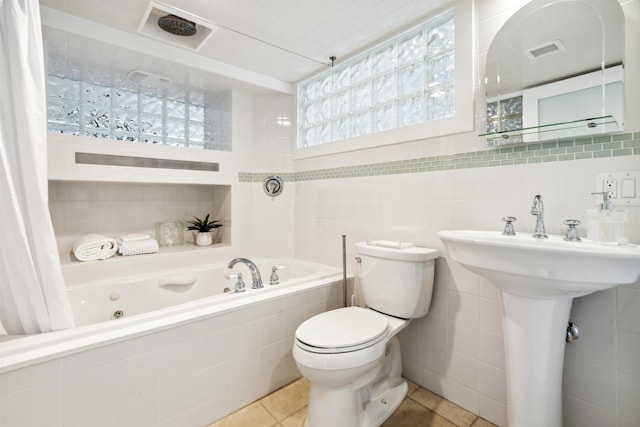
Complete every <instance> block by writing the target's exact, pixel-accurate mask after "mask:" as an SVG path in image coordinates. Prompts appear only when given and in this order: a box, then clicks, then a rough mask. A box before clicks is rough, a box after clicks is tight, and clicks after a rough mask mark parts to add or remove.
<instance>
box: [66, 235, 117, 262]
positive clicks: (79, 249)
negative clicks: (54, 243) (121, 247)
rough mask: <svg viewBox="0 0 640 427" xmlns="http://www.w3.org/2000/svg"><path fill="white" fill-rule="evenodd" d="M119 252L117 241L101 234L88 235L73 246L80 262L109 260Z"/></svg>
mask: <svg viewBox="0 0 640 427" xmlns="http://www.w3.org/2000/svg"><path fill="white" fill-rule="evenodd" d="M117 250H118V244H117V243H116V241H115V239H112V238H110V237H107V236H103V235H101V234H87V235H86V236H82V237H81V238H79V239H78V240H76V242H75V243H74V244H73V254H74V255H75V257H76V258H77V259H78V261H95V260H98V259H107V258H110V257H112V256H114V255H115V254H116V251H117Z"/></svg>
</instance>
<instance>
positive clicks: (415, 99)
mask: <svg viewBox="0 0 640 427" xmlns="http://www.w3.org/2000/svg"><path fill="white" fill-rule="evenodd" d="M297 101H298V144H297V145H298V148H304V147H310V146H313V145H318V144H324V143H327V142H333V141H339V140H344V139H348V138H353V137H358V136H364V135H368V134H372V133H376V132H382V131H386V130H391V129H396V128H401V127H404V126H410V125H415V124H420V123H425V122H427V121H430V120H438V119H443V118H447V117H451V116H453V115H454V114H455V21H454V15H453V11H449V12H446V13H444V14H442V15H439V16H437V17H435V18H433V19H431V20H429V21H427V22H425V23H423V24H422V25H420V26H418V27H416V28H412V29H410V30H408V31H406V32H404V33H402V34H400V35H398V36H396V37H395V38H393V39H391V40H388V41H386V42H384V43H381V44H379V45H377V46H375V47H373V48H371V49H369V50H367V51H366V52H363V53H361V54H359V55H358V56H356V57H354V58H351V59H349V60H348V61H345V62H344V63H342V64H340V65H337V66H335V67H334V68H331V69H330V70H327V71H325V72H323V73H321V74H318V75H316V76H314V77H312V78H310V79H308V80H305V81H303V82H301V83H299V84H298V96H297Z"/></svg>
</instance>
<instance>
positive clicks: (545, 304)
mask: <svg viewBox="0 0 640 427" xmlns="http://www.w3.org/2000/svg"><path fill="white" fill-rule="evenodd" d="M438 237H440V239H442V241H443V242H444V245H445V247H446V248H447V251H448V253H449V256H450V257H451V258H452V259H453V260H454V261H457V262H459V263H460V264H461V265H463V266H464V267H466V268H467V269H469V270H471V271H473V272H475V273H477V274H479V275H481V276H483V277H485V278H487V279H488V280H490V281H491V282H492V283H493V284H494V285H495V286H496V287H497V288H498V290H499V294H500V301H501V304H502V326H503V331H504V339H505V353H506V363H507V391H508V392H507V408H508V409H507V411H508V419H509V426H511V427H540V426H545V427H561V426H562V365H563V360H564V346H565V335H566V328H567V322H568V320H569V312H570V311H571V303H572V302H573V298H576V297H580V296H583V295H588V294H590V293H593V292H596V291H600V290H604V289H609V288H612V287H614V286H618V285H622V284H629V283H635V282H636V281H637V280H638V277H639V276H640V246H637V245H626V246H609V245H603V244H597V243H592V242H588V241H582V242H568V241H565V240H563V238H562V237H561V236H549V238H548V239H544V240H540V239H534V238H533V237H532V236H531V234H527V233H518V235H516V236H503V235H502V234H501V233H500V232H490V231H469V230H452V231H441V232H439V233H438Z"/></svg>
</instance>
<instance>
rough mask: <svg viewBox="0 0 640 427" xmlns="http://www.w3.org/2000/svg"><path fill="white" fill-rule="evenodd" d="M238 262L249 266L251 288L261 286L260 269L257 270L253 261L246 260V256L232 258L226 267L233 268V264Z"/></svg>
mask: <svg viewBox="0 0 640 427" xmlns="http://www.w3.org/2000/svg"><path fill="white" fill-rule="evenodd" d="M238 263H241V264H244V265H246V266H247V267H248V268H249V271H250V272H251V281H252V286H251V289H259V288H262V276H260V270H258V267H257V266H256V265H255V264H254V262H253V261H251V260H248V259H247V258H235V259H232V260H231V262H229V265H228V266H227V267H228V268H233V266H234V265H236V264H238Z"/></svg>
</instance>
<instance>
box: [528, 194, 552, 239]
mask: <svg viewBox="0 0 640 427" xmlns="http://www.w3.org/2000/svg"><path fill="white" fill-rule="evenodd" d="M531 215H536V217H537V218H536V228H535V230H534V232H533V237H534V238H535V239H546V238H547V237H549V236H547V235H546V233H545V230H544V205H543V204H542V196H541V195H539V194H538V195H536V197H534V198H533V204H532V205H531Z"/></svg>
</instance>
